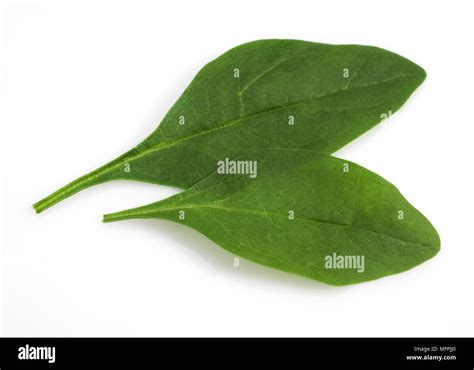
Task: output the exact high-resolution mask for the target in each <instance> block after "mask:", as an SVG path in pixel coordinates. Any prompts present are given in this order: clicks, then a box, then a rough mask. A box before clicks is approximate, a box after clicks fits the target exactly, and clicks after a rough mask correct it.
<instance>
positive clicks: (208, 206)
mask: <svg viewBox="0 0 474 370" xmlns="http://www.w3.org/2000/svg"><path fill="white" fill-rule="evenodd" d="M202 208H206V209H218V210H223V211H228V212H234V213H235V212H236V213H238V212H241V213H252V214H256V215H259V216H262V217H264V218H267V219H268V215H271V216H275V217H279V218H285V219H286V220H288V217H287V216H285V215H283V214H281V213H277V212H272V211H266V210H259V209H249V208H236V207H224V206H219V205H215V204H203V205H197V204H195V205H189V206H183V207H170V208H162V209H159V210H158V212H162V211H175V210H183V209H202ZM155 213H156V210H150V211H147V212H144V213H141V214H140V215H141V216H144V215H150V216H151V215H153V214H155ZM296 219H299V220H304V221H308V222H315V223H320V224H328V225H332V226H336V227H344V228H352V229H356V230H361V231H365V232H368V233H372V234H377V235H382V236H384V237H387V238H390V239H394V240H398V241H401V242H403V243H408V244H416V245H420V246H423V247H426V248H431V247H432V246H430V245H426V244H422V243H418V242H414V241H409V240H405V239H401V238H397V237H395V236H391V235H388V234H385V233H381V232H377V231H374V230H370V229H366V228H363V227H360V226H355V225H350V224H343V223H339V222H335V221H328V220H317V219H314V218H307V217H301V216H295V220H296Z"/></svg>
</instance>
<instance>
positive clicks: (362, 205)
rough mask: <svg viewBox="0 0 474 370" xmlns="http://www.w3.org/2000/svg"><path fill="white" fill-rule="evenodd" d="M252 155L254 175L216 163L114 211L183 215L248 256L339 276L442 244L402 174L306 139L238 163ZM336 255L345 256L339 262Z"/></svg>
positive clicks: (379, 272) (399, 267)
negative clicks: (192, 178)
mask: <svg viewBox="0 0 474 370" xmlns="http://www.w3.org/2000/svg"><path fill="white" fill-rule="evenodd" d="M238 161H240V164H239V163H238ZM249 161H250V162H249ZM252 161H256V164H257V167H256V168H257V171H256V175H257V176H256V177H254V178H252V176H251V175H249V174H218V173H217V172H216V171H214V172H213V173H212V174H210V175H209V176H207V177H206V178H204V179H203V180H201V181H200V182H198V183H196V184H195V185H193V186H192V187H190V188H189V189H187V190H185V191H183V192H182V193H179V194H177V195H175V196H173V197H171V198H168V199H165V200H163V201H160V202H157V203H153V204H150V205H147V206H144V207H139V208H135V209H131V210H127V211H122V212H118V213H112V214H108V215H105V216H104V221H105V222H110V221H117V220H125V219H132V218H159V219H166V220H171V221H175V222H178V223H181V224H183V225H186V226H189V227H192V228H193V229H196V230H197V231H199V232H200V233H202V234H204V235H206V236H207V237H208V238H209V239H211V240H213V241H214V242H216V243H217V244H219V245H220V246H221V247H223V248H224V249H227V250H228V251H230V252H232V253H235V254H237V255H239V256H242V257H244V258H247V259H249V260H252V261H255V262H258V263H261V264H263V265H266V266H270V267H274V268H277V269H280V270H284V271H287V272H291V273H295V274H300V275H303V276H306V277H309V278H311V279H315V280H319V281H321V282H324V283H328V284H332V285H346V284H353V283H359V282H362V281H368V280H373V279H377V278H380V277H382V276H386V275H391V274H396V273H399V272H402V271H405V270H408V269H410V268H412V267H414V266H416V265H418V264H420V263H422V262H423V261H425V260H427V259H429V258H431V257H433V256H434V255H435V254H436V253H437V252H438V251H439V246H440V241H439V237H438V234H437V233H436V230H435V229H434V228H433V226H432V225H431V224H430V222H429V221H428V220H427V219H426V218H425V217H424V216H423V215H422V214H421V213H420V212H418V211H417V210H416V209H415V208H414V207H413V206H411V205H410V204H409V203H408V201H407V200H406V199H405V198H404V197H403V196H402V195H401V194H400V192H399V191H398V190H397V189H396V188H395V187H394V186H393V185H392V184H390V183H389V182H387V181H386V180H384V179H382V178H381V177H380V176H378V175H376V174H374V173H372V172H370V171H368V170H366V169H364V168H362V167H360V166H358V165H356V164H354V163H351V162H348V161H344V160H341V159H337V158H334V157H330V156H326V155H324V154H319V153H316V152H314V151H310V150H301V149H263V150H259V151H256V152H252V153H248V154H244V155H242V156H240V157H239V158H238V159H237V160H236V161H235V163H236V164H239V165H240V166H241V167H238V168H241V169H245V168H244V167H242V166H243V165H245V163H247V165H249V164H252V163H254V164H255V162H252ZM228 163H230V164H231V163H232V161H230V162H228ZM230 168H231V166H230V165H229V166H228V169H230ZM249 168H250V167H249ZM241 172H242V171H241ZM292 216H293V217H292ZM341 256H342V258H343V265H342V267H343V268H339V267H341V266H340V265H339V264H338V263H339V262H340V257H341ZM328 261H332V262H336V261H339V262H337V263H335V264H332V265H331V266H332V267H333V268H329V266H328V265H327V263H328ZM332 262H331V263H332ZM351 263H354V264H355V267H357V268H352V267H354V265H350V264H351ZM362 264H363V266H362ZM350 266H352V267H350ZM336 267H337V268H336ZM361 270H362V271H361Z"/></svg>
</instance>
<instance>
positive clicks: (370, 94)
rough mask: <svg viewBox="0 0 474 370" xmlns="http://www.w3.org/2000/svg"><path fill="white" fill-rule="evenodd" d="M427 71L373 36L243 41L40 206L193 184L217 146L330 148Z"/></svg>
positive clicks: (381, 113) (221, 151)
mask: <svg viewBox="0 0 474 370" xmlns="http://www.w3.org/2000/svg"><path fill="white" fill-rule="evenodd" d="M424 78H425V72H424V70H423V69H422V68H420V67H419V66H417V65H416V64H414V63H412V62H410V61H409V60H407V59H405V58H403V57H401V56H399V55H396V54H394V53H391V52H389V51H386V50H383V49H379V48H375V47H370V46H360V45H325V44H317V43H312V42H305V41H295V40H261V41H255V42H250V43H247V44H244V45H240V46H238V47H236V48H234V49H231V50H230V51H228V52H226V53H224V54H223V55H222V56H220V57H219V58H217V59H215V60H214V61H212V62H211V63H209V64H208V65H206V66H205V67H204V68H203V69H202V70H201V71H200V72H199V73H198V74H197V76H196V77H195V78H194V79H193V81H192V82H191V84H190V85H189V86H188V88H187V89H186V90H185V91H184V93H183V94H182V96H181V97H180V98H179V99H178V101H177V102H176V103H175V104H174V105H173V107H172V108H171V109H170V111H169V112H168V113H167V114H166V116H165V117H164V119H163V120H162V122H161V124H160V125H159V127H158V129H156V130H155V131H154V132H153V133H152V134H151V135H150V136H149V137H148V138H146V139H145V140H144V141H143V142H142V143H140V144H139V145H137V146H136V147H135V148H133V149H132V150H130V151H128V152H127V153H125V154H123V155H122V156H120V157H119V158H117V159H115V160H113V161H112V162H110V163H108V164H106V165H105V166H103V167H101V168H99V169H97V170H95V171H93V172H91V173H89V174H87V175H85V176H83V177H81V178H79V179H77V180H76V181H73V182H72V183H70V184H68V185H66V186H65V187H63V188H62V189H60V190H58V191H57V192H55V193H53V194H51V195H50V196H49V197H47V198H45V199H43V200H41V201H39V202H38V203H36V204H35V205H34V208H35V210H36V211H37V212H41V211H43V210H45V209H47V208H49V207H51V206H52V205H54V204H55V203H57V202H59V201H61V200H63V199H65V198H67V197H69V196H71V195H72V194H74V193H76V192H78V191H80V190H83V189H85V188H87V187H90V186H92V185H96V184H99V183H103V182H106V181H110V180H116V179H129V180H136V181H145V182H151V183H157V184H164V185H171V186H176V187H179V188H187V187H189V186H190V185H192V184H194V183H196V182H197V181H199V180H200V179H202V178H203V177H204V176H205V175H206V174H208V173H209V172H210V171H212V169H213V167H214V164H215V162H216V160H217V159H218V158H220V157H221V156H226V157H229V158H233V157H236V156H238V155H240V154H242V153H245V152H247V151H250V150H258V149H262V148H302V149H312V150H316V151H319V152H323V153H328V154H330V153H333V152H334V151H336V150H337V149H339V148H341V147H342V146H344V145H345V144H347V143H348V142H350V141H351V140H353V139H355V138H356V137H358V136H359V135H361V134H362V133H364V132H365V131H367V130H368V129H370V128H371V127H373V126H374V125H376V124H377V123H379V122H380V121H381V119H382V118H383V117H385V116H388V115H390V114H391V113H393V112H395V111H396V110H397V109H398V108H400V106H401V105H402V104H403V103H404V102H405V101H406V100H407V99H408V97H409V96H410V94H411V93H412V92H413V91H414V90H415V89H416V88H417V87H418V85H420V84H421V82H422V81H423V80H424Z"/></svg>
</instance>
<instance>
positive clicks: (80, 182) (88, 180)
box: [33, 152, 129, 213]
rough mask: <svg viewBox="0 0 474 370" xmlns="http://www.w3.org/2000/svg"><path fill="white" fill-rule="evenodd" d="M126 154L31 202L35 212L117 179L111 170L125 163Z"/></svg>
mask: <svg viewBox="0 0 474 370" xmlns="http://www.w3.org/2000/svg"><path fill="white" fill-rule="evenodd" d="M128 154H129V153H128V152H127V153H125V154H124V155H122V156H120V157H118V158H116V159H114V160H113V161H111V162H109V163H107V164H106V165H104V166H102V167H99V168H98V169H96V170H94V171H92V172H89V173H88V174H86V175H84V176H81V177H79V178H78V179H76V180H74V181H72V182H70V183H69V184H67V185H65V186H63V187H62V188H60V189H58V190H56V191H55V192H54V193H52V194H50V195H48V196H47V197H45V198H43V199H41V200H40V201H39V202H36V203H35V204H33V208H34V210H35V211H36V213H41V212H43V211H44V210H46V209H48V208H50V207H52V206H54V205H55V204H56V203H59V202H60V201H62V200H64V199H66V198H69V197H70V196H72V195H74V194H76V193H78V192H80V191H81V190H84V189H87V188H89V187H91V186H94V185H98V184H101V183H104V182H107V181H111V180H115V179H117V178H118V177H117V176H114V173H113V172H112V170H114V169H116V168H117V167H119V166H120V165H122V164H123V163H125V162H126V158H128V157H129V156H128Z"/></svg>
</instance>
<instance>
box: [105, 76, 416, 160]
mask: <svg viewBox="0 0 474 370" xmlns="http://www.w3.org/2000/svg"><path fill="white" fill-rule="evenodd" d="M411 76H415V74H414V73H408V74H404V75H399V76H395V77H390V78H387V79H385V80H381V81H377V82H373V83H368V84H364V85H359V86H354V87H352V88H347V87H346V88H342V89H340V90H337V91H334V92H331V93H325V94H322V95H318V96H314V97H312V98H308V99H303V100H299V101H296V102H293V103H290V104H286V105H282V106H277V107H273V108H270V109H267V110H265V111H261V112H257V113H254V114H251V115H248V116H245V117H240V118H238V119H235V120H232V121H229V122H227V123H225V124H223V125H220V126H217V127H214V128H211V129H208V130H204V131H201V132H198V133H196V134H192V135H189V136H185V137H183V138H180V139H177V140H175V141H173V142H170V143H167V144H162V145H160V144H158V145H156V146H154V147H151V148H149V149H146V150H143V151H138V152H137V154H136V155H134V156H132V157H129V158H126V159H125V161H130V160H136V159H138V158H141V157H144V156H147V155H148V154H151V153H153V152H156V151H159V150H162V149H167V148H170V147H173V146H176V145H178V144H180V143H182V142H185V141H187V140H191V139H194V138H196V137H199V136H203V135H206V134H209V133H212V132H214V131H219V130H222V129H225V128H227V127H230V126H233V125H236V124H239V123H241V122H243V121H246V120H249V119H252V118H257V117H259V116H262V115H265V114H267V113H273V112H277V111H280V110H285V109H287V108H291V107H294V106H298V105H301V104H305V103H310V102H313V101H317V100H319V99H322V98H325V97H328V96H334V95H337V94H340V93H341V92H348V91H349V90H353V89H359V88H365V87H369V86H376V85H381V84H385V83H387V82H390V81H394V80H398V79H401V78H406V77H411ZM377 105H378V104H377ZM377 105H371V106H363V107H351V108H346V109H344V108H343V109H328V108H321V109H319V111H339V112H342V111H349V110H356V109H366V108H372V107H376V106H377ZM121 165H122V163H118V164H116V165H114V166H111V167H110V168H109V169H114V168H116V167H120V166H121Z"/></svg>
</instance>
